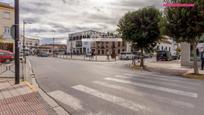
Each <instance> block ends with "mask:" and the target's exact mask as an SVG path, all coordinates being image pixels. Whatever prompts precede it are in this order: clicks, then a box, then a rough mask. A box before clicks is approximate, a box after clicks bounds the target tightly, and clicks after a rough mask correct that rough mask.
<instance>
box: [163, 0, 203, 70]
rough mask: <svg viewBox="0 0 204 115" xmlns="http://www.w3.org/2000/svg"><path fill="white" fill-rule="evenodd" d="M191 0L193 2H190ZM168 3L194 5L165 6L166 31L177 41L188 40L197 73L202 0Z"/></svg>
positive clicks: (172, 1) (201, 29) (201, 26)
mask: <svg viewBox="0 0 204 115" xmlns="http://www.w3.org/2000/svg"><path fill="white" fill-rule="evenodd" d="M192 1H193V2H192ZM168 2H170V3H194V7H167V8H165V16H166V19H167V26H166V28H167V33H168V34H169V36H171V37H174V38H176V41H178V42H188V43H190V44H191V45H192V46H193V47H192V48H193V57H194V74H199V71H198V65H197V56H196V47H197V44H198V42H199V40H200V37H201V35H202V33H204V12H203V11H204V2H203V1H202V0H169V1H168Z"/></svg>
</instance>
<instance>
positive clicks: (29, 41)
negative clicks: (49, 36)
mask: <svg viewBox="0 0 204 115" xmlns="http://www.w3.org/2000/svg"><path fill="white" fill-rule="evenodd" d="M19 42H20V49H23V36H21V38H20V41H19ZM39 45H40V40H39V39H36V38H28V37H25V48H26V49H33V48H36V47H37V46H39Z"/></svg>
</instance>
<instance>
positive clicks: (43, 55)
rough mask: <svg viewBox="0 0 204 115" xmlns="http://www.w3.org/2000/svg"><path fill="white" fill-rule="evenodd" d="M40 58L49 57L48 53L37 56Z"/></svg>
mask: <svg viewBox="0 0 204 115" xmlns="http://www.w3.org/2000/svg"><path fill="white" fill-rule="evenodd" d="M37 55H38V56H39V57H49V54H48V53H47V52H40V53H38V54H37Z"/></svg>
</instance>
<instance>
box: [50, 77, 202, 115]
mask: <svg viewBox="0 0 204 115" xmlns="http://www.w3.org/2000/svg"><path fill="white" fill-rule="evenodd" d="M141 75H142V73H138V74H136V75H134V74H129V73H124V74H121V75H118V74H115V75H112V74H110V75H109V76H107V75H106V76H105V77H104V78H103V79H100V80H95V81H90V84H77V85H74V86H72V87H71V90H72V92H76V93H77V94H80V95H77V96H76V94H72V93H71V92H69V91H66V92H64V91H61V90H56V91H52V92H48V94H49V95H50V96H51V97H53V98H54V99H55V100H57V101H59V102H60V103H63V104H65V105H67V106H69V107H70V108H71V109H72V111H73V113H74V115H75V114H76V115H78V114H79V115H97V114H101V115H115V114H116V113H114V112H113V111H116V110H107V111H106V110H104V109H103V106H104V105H106V104H104V105H102V106H101V105H100V107H101V111H97V112H96V111H95V112H93V111H91V110H93V108H94V107H96V106H99V105H97V102H96V103H92V104H87V100H88V99H93V100H95V101H100V102H104V103H108V104H109V103H110V104H112V105H114V106H117V108H121V109H123V110H126V111H127V113H121V115H123V114H126V115H129V114H130V113H128V112H129V111H131V114H133V115H137V114H138V115H143V114H144V115H180V114H182V112H184V111H189V115H190V114H192V113H191V112H193V111H194V109H195V108H196V104H195V101H196V100H197V99H198V98H199V94H198V92H196V88H197V87H199V86H200V85H201V84H200V83H201V82H198V83H197V84H196V81H195V82H194V81H193V82H190V81H189V80H185V79H183V78H176V77H170V78H169V77H168V76H162V75H158V74H154V75H153V76H152V74H151V73H150V74H147V75H145V74H144V75H145V76H144V78H142V77H143V76H141ZM143 89H144V90H143ZM106 90H107V91H106ZM148 90H150V91H151V92H148ZM124 95H125V96H124ZM167 95H172V98H171V96H167ZM81 96H83V97H87V100H86V99H85V98H81ZM175 97H179V98H175ZM160 104H162V105H164V106H160ZM112 105H111V106H112ZM89 106H92V109H89ZM104 108H106V107H105V106H104ZM168 109H169V111H168ZM170 110H179V112H177V111H173V112H172V111H170Z"/></svg>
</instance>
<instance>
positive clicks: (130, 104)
mask: <svg viewBox="0 0 204 115" xmlns="http://www.w3.org/2000/svg"><path fill="white" fill-rule="evenodd" d="M72 88H74V89H76V90H78V91H81V92H84V93H87V94H89V95H92V96H96V97H98V98H101V99H103V100H106V101H108V102H111V103H114V104H117V105H120V106H122V107H125V108H128V109H131V110H133V111H141V112H144V113H145V112H151V109H150V108H147V107H145V106H143V105H140V104H136V103H133V102H132V101H130V100H126V99H124V98H121V97H117V96H114V95H110V94H106V93H102V92H100V91H97V90H95V89H92V88H89V87H86V86H83V85H77V86H73V87H72Z"/></svg>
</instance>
